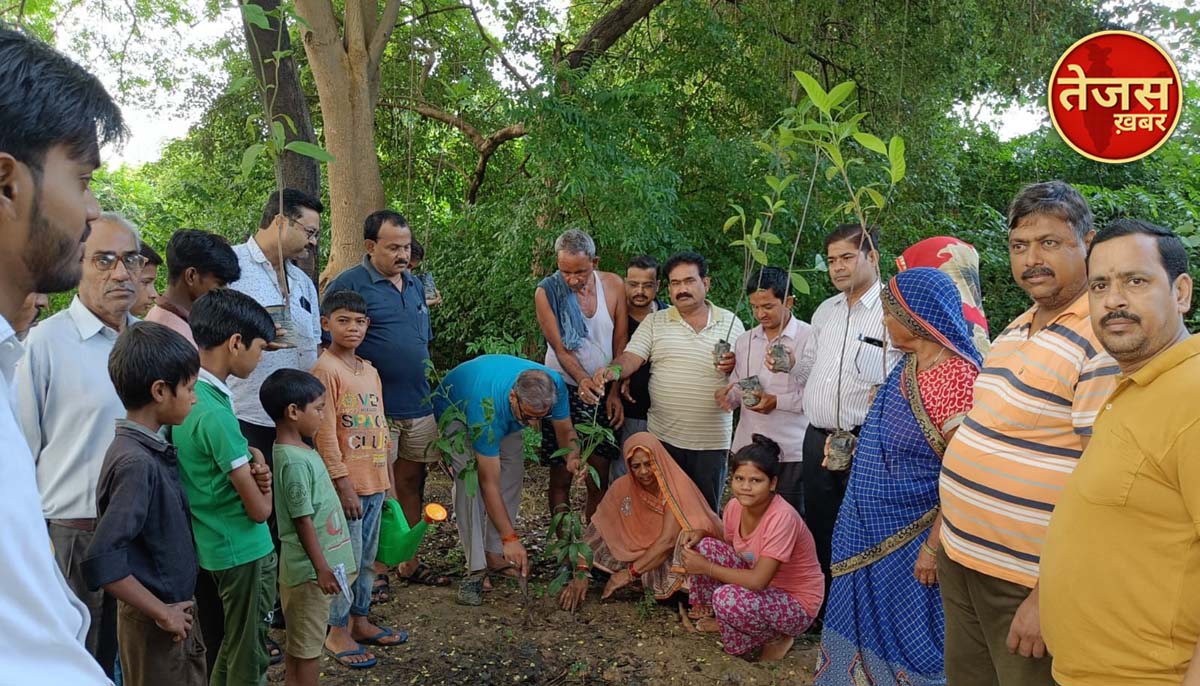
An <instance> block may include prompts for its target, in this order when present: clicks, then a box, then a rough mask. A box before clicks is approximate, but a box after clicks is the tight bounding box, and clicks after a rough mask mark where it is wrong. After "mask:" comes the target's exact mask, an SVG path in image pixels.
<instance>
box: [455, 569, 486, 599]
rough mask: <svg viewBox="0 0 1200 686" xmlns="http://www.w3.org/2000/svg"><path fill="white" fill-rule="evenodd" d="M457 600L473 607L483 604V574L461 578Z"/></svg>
mask: <svg viewBox="0 0 1200 686" xmlns="http://www.w3.org/2000/svg"><path fill="white" fill-rule="evenodd" d="M455 601H456V602H457V603H458V604H459V605H469V606H472V607H478V606H480V605H483V575H482V574H479V575H474V576H465V577H463V578H462V579H461V580H459V582H458V597H457V598H455Z"/></svg>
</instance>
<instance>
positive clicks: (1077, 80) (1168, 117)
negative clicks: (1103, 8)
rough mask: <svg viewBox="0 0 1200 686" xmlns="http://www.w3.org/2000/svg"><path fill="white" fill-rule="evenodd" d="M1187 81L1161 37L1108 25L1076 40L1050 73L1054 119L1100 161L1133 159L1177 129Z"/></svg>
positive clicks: (1075, 143) (1070, 139)
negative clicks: (1160, 42)
mask: <svg viewBox="0 0 1200 686" xmlns="http://www.w3.org/2000/svg"><path fill="white" fill-rule="evenodd" d="M1182 109H1183V81H1182V80H1181V79H1180V78H1179V70H1178V69H1176V68H1175V63H1174V62H1173V61H1172V60H1171V57H1170V56H1169V55H1167V53H1166V52H1164V51H1163V49H1162V48H1161V47H1159V46H1158V44H1157V43H1155V42H1154V41H1152V40H1150V39H1149V38H1146V37H1145V36H1141V35H1138V34H1136V33H1131V32H1129V31H1101V32H1099V33H1093V34H1092V35H1090V36H1088V37H1086V38H1084V39H1082V40H1080V41H1079V42H1077V43H1075V45H1072V46H1071V47H1070V48H1069V49H1068V50H1067V51H1066V52H1065V53H1063V56H1062V57H1060V58H1059V60H1058V64H1056V65H1054V72H1053V73H1052V74H1051V75H1050V121H1052V122H1053V123H1054V128H1055V129H1056V130H1057V131H1058V133H1059V135H1060V136H1062V138H1063V140H1064V141H1066V142H1067V145H1069V146H1071V147H1072V148H1073V149H1074V150H1075V152H1078V153H1079V154H1080V155H1083V156H1084V157H1087V158H1089V159H1093V160H1096V161H1097V162H1109V163H1120V162H1132V161H1134V160H1137V159H1141V158H1143V157H1145V156H1146V155H1149V154H1150V153H1152V152H1154V151H1155V150H1157V149H1158V147H1159V146H1160V145H1162V144H1163V143H1165V142H1166V140H1167V139H1168V138H1170V137H1171V134H1172V133H1174V132H1175V126H1176V125H1177V124H1178V123H1179V114H1180V112H1181V111H1182Z"/></svg>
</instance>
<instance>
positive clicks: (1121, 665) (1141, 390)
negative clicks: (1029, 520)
mask: <svg viewBox="0 0 1200 686" xmlns="http://www.w3.org/2000/svg"><path fill="white" fill-rule="evenodd" d="M1088 281H1089V288H1088V292H1089V299H1090V307H1091V310H1092V313H1093V317H1094V318H1093V320H1092V327H1093V328H1094V330H1095V333H1096V336H1097V337H1098V338H1099V339H1100V343H1101V344H1102V345H1103V346H1104V349H1105V350H1107V351H1108V352H1109V354H1110V355H1112V356H1113V357H1114V358H1116V360H1117V364H1118V365H1120V367H1121V376H1120V379H1119V381H1118V384H1117V388H1116V390H1115V391H1113V393H1112V395H1111V396H1109V398H1108V401H1107V402H1106V403H1105V404H1104V407H1103V408H1102V409H1101V411H1100V414H1099V416H1098V417H1097V418H1096V424H1095V432H1094V438H1093V439H1092V441H1091V442H1090V443H1089V444H1088V447H1087V451H1086V453H1085V454H1084V456H1083V459H1082V460H1081V461H1080V464H1079V467H1078V469H1076V470H1075V472H1074V473H1073V474H1072V475H1071V477H1070V478H1069V479H1068V480H1067V485H1066V488H1065V489H1064V490H1063V493H1062V496H1061V497H1060V498H1059V501H1058V505H1057V506H1056V507H1055V508H1054V515H1053V517H1052V518H1051V520H1050V530H1049V532H1048V534H1047V536H1046V550H1045V553H1044V554H1043V556H1042V576H1041V578H1042V584H1041V595H1042V603H1041V621H1042V627H1043V629H1044V630H1045V634H1046V646H1047V647H1048V648H1049V649H1050V651H1051V652H1052V653H1053V654H1054V680H1055V682H1056V683H1058V684H1062V686H1079V685H1081V684H1099V683H1104V684H1121V685H1128V686H1134V685H1135V684H1136V685H1138V686H1143V685H1147V686H1158V685H1162V686H1166V685H1167V684H1170V685H1172V686H1174V685H1175V684H1179V683H1181V681H1182V683H1183V684H1185V685H1186V686H1195V685H1196V684H1200V595H1198V594H1197V593H1196V589H1197V588H1200V488H1198V487H1197V484H1198V483H1200V481H1198V479H1200V406H1197V404H1196V402H1195V400H1194V398H1195V393H1196V381H1197V380H1198V379H1200V336H1193V335H1191V334H1189V333H1188V330H1187V325H1186V324H1185V322H1184V315H1185V314H1186V313H1187V312H1188V311H1189V310H1190V309H1191V306H1192V288H1193V283H1192V277H1191V276H1190V275H1189V274H1188V254H1187V248H1185V247H1184V245H1183V242H1182V241H1181V240H1180V239H1179V237H1178V236H1176V235H1175V234H1174V233H1173V232H1171V231H1170V230H1168V229H1165V228H1162V227H1160V226H1155V225H1153V224H1149V223H1146V222H1142V221H1137V220H1132V219H1121V220H1118V221H1115V222H1113V223H1112V224H1109V225H1108V226H1107V227H1105V228H1104V229H1103V230H1102V231H1100V232H1099V233H1098V234H1096V238H1095V239H1094V240H1093V241H1092V247H1091V250H1090V252H1089V254H1088ZM1186 398H1193V400H1191V401H1186V400H1184V399H1186ZM1131 610H1132V611H1131ZM1130 637H1136V639H1135V640H1130Z"/></svg>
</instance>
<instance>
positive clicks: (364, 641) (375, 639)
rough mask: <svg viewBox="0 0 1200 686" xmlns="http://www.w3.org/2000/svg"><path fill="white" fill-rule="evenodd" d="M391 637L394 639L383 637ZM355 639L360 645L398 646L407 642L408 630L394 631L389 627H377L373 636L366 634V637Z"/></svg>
mask: <svg viewBox="0 0 1200 686" xmlns="http://www.w3.org/2000/svg"><path fill="white" fill-rule="evenodd" d="M391 638H395V639H396V640H394V641H392V640H385V639H391ZM355 640H356V641H358V643H359V644H360V645H365V646H383V647H384V648H387V647H389V646H398V645H400V644H402V643H407V642H408V632H407V631H405V630H404V629H400V630H399V631H395V630H393V629H389V628H387V627H379V632H378V633H376V634H375V635H374V636H368V637H367V638H359V639H355Z"/></svg>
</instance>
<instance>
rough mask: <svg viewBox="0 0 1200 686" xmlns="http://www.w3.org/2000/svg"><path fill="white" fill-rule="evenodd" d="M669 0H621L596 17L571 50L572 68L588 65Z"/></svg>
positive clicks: (567, 58) (568, 61) (569, 58)
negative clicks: (605, 12) (594, 21)
mask: <svg viewBox="0 0 1200 686" xmlns="http://www.w3.org/2000/svg"><path fill="white" fill-rule="evenodd" d="M664 1H665V0H621V4H619V5H617V6H616V7H614V8H613V9H611V10H609V11H608V13H607V14H605V15H604V16H602V17H600V18H599V19H597V20H596V23H595V24H592V27H591V28H589V29H588V30H587V33H585V34H583V38H580V39H579V42H578V43H576V44H575V49H573V50H571V52H569V53H567V56H566V58H565V59H566V62H567V65H568V66H569V67H570V68H571V69H580V68H583V69H585V70H586V69H588V68H589V67H591V65H592V62H594V61H595V59H596V58H597V57H599V56H600V55H602V54H604V51H606V50H608V49H609V48H610V47H612V45H613V43H616V42H617V41H618V40H620V38H621V36H624V35H625V34H626V33H627V32H628V31H629V29H631V28H633V27H634V25H635V24H637V23H638V22H639V21H641V20H642V19H645V18H646V17H647V16H649V15H650V12H651V11H652V10H653V9H654V8H655V7H658V6H659V5H661V4H662V3H663V2H664Z"/></svg>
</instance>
